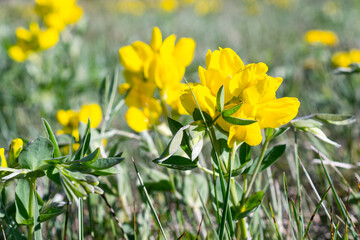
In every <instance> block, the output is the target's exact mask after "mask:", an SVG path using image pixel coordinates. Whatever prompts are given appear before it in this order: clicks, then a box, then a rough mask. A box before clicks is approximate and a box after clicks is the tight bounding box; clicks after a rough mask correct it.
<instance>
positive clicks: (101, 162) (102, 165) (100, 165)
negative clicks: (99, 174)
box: [86, 157, 124, 170]
mask: <svg viewBox="0 0 360 240" xmlns="http://www.w3.org/2000/svg"><path fill="white" fill-rule="evenodd" d="M123 160H124V158H121V157H120V158H117V157H113V158H99V159H97V160H96V161H95V162H93V163H91V164H86V165H87V166H88V167H90V168H92V169H95V170H103V169H107V168H111V167H113V166H115V165H117V164H119V163H121V162H122V161H123Z"/></svg>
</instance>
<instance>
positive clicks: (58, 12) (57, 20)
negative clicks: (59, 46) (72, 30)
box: [35, 0, 82, 31]
mask: <svg viewBox="0 0 360 240" xmlns="http://www.w3.org/2000/svg"><path fill="white" fill-rule="evenodd" d="M35 12H36V13H37V14H38V15H39V16H40V17H42V19H43V20H44V23H45V25H46V26H48V27H49V28H54V29H56V30H58V31H61V30H63V29H64V27H65V26H66V25H68V24H73V23H76V22H77V21H78V20H79V19H80V17H81V15H82V9H81V8H80V7H79V6H77V5H76V1H75V0H62V1H58V0H36V6H35Z"/></svg>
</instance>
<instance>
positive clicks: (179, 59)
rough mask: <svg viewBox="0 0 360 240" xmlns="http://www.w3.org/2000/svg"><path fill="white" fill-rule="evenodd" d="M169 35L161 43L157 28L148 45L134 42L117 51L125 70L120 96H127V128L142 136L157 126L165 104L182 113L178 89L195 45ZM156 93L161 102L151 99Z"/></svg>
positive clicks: (193, 42)
mask: <svg viewBox="0 0 360 240" xmlns="http://www.w3.org/2000/svg"><path fill="white" fill-rule="evenodd" d="M175 41H176V36H175V35H170V36H168V37H167V38H166V39H165V40H164V41H163V40H162V34H161V32H160V30H159V28H157V27H155V28H154V29H153V32H152V39H151V42H150V45H148V44H146V43H144V42H141V41H136V42H134V43H133V44H132V45H130V46H125V47H122V48H120V50H119V58H120V63H121V65H123V67H124V73H123V74H124V77H125V80H126V83H125V84H122V85H120V86H119V92H120V94H124V93H126V92H127V95H126V98H125V103H126V104H127V105H128V106H129V110H128V111H127V113H126V116H125V118H126V121H127V123H128V125H129V126H130V127H131V128H132V129H133V130H135V131H137V132H141V131H144V130H146V129H149V128H151V127H152V126H153V125H154V124H157V123H158V122H159V118H160V117H161V114H162V112H166V111H167V110H166V106H164V104H165V102H166V103H168V104H169V105H170V106H171V107H172V108H173V110H175V111H177V112H178V113H180V114H182V113H184V111H185V110H184V109H183V107H182V106H181V104H180V101H179V96H180V95H179V91H178V90H179V88H180V87H182V85H181V84H180V81H181V80H182V78H183V76H184V73H185V68H186V67H187V66H188V65H189V64H190V63H191V61H192V59H193V57H194V51H195V41H194V40H193V39H191V38H181V39H180V40H179V41H178V42H177V43H176V44H175ZM156 90H158V93H159V95H160V100H159V99H157V98H155V97H154V94H155V92H156Z"/></svg>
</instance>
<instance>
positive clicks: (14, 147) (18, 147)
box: [0, 138, 24, 167]
mask: <svg viewBox="0 0 360 240" xmlns="http://www.w3.org/2000/svg"><path fill="white" fill-rule="evenodd" d="M23 144H24V143H23V140H22V139H20V138H16V139H14V140H13V141H12V142H11V144H10V147H9V156H8V159H6V158H5V149H4V148H0V160H1V166H0V167H14V166H15V165H16V163H17V161H16V159H17V157H18V156H19V154H20V152H21V151H22V149H23Z"/></svg>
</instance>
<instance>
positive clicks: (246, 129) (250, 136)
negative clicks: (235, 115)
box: [227, 123, 262, 147]
mask: <svg viewBox="0 0 360 240" xmlns="http://www.w3.org/2000/svg"><path fill="white" fill-rule="evenodd" d="M235 141H237V142H246V143H247V144H249V145H250V146H256V145H259V144H260V143H261V141H262V136H261V129H260V126H259V124H258V123H252V124H250V125H246V126H232V127H230V132H229V138H228V142H227V143H228V146H229V147H232V146H233V145H234V143H235Z"/></svg>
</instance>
